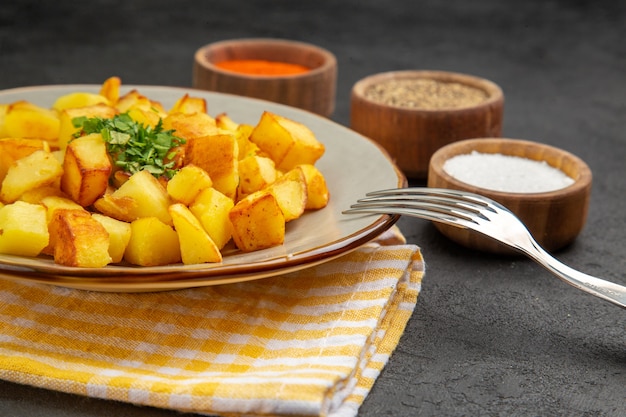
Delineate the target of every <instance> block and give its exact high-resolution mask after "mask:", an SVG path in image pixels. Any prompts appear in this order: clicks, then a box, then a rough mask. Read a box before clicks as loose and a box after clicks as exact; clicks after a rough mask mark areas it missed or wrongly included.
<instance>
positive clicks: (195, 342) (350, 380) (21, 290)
mask: <svg viewBox="0 0 626 417" xmlns="http://www.w3.org/2000/svg"><path fill="white" fill-rule="evenodd" d="M399 238H400V239H402V236H401V235H400V234H399V231H398V230H397V229H396V228H395V227H394V228H393V229H392V230H391V231H389V232H387V233H386V234H385V235H383V236H382V237H381V238H380V239H379V240H377V241H375V242H372V243H370V244H368V245H365V246H364V247H362V248H360V249H358V250H356V251H354V252H352V253H349V254H347V255H345V256H343V257H341V258H339V259H336V260H333V261H331V262H328V263H325V264H322V265H319V266H316V267H313V268H310V269H306V270H303V271H300V272H296V273H291V274H286V275H282V276H277V277H273V278H267V279H262V280H258V281H250V282H244V283H238V284H228V285H221V286H213V287H206V288H196V289H188V290H179V291H170V292H159V293H140V294H121V293H120V294H118V293H98V292H89V291H82V290H73V289H66V288H60V287H52V286H47V285H39V284H25V283H17V282H14V281H11V280H9V279H5V278H0V325H1V328H0V378H2V379H5V380H9V381H13V382H17V383H22V384H29V385H34V386H38V387H43V388H47V389H51V390H58V391H64V392H70V393H75V394H81V395H86V396H91V397H97V398H106V399H113V400H119V401H125V402H129V403H134V404H141V405H149V406H154V407H161V408H168V409H174V410H180V411H187V412H196V413H206V414H211V415H223V416H239V415H299V416H308V415H311V416H342V417H345V416H354V415H356V414H357V411H358V408H359V406H360V405H361V403H362V402H363V400H364V399H365V397H366V396H367V394H368V392H369V391H370V389H371V387H372V385H373V384H374V381H375V380H376V378H377V376H378V374H379V373H380V371H381V370H382V368H383V367H384V365H385V363H386V362H387V360H388V358H389V356H390V355H391V353H392V351H393V350H394V348H395V347H396V345H397V343H398V340H399V338H400V336H401V334H402V332H403V330H404V327H405V325H406V323H407V321H408V319H409V317H410V316H411V314H412V312H413V309H414V307H415V303H416V301H417V296H418V293H419V290H420V283H421V279H422V276H423V274H424V264H423V261H422V258H421V253H420V250H419V248H418V247H417V246H414V245H408V244H406V243H405V242H404V241H398V239H399Z"/></svg>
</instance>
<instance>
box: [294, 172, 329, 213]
mask: <svg viewBox="0 0 626 417" xmlns="http://www.w3.org/2000/svg"><path fill="white" fill-rule="evenodd" d="M298 167H299V168H300V169H301V170H302V172H303V173H304V178H305V180H306V191H307V199H306V209H307V210H318V209H321V208H324V207H326V206H327V205H328V201H329V200H330V192H329V191H328V186H327V185H326V179H325V178H324V175H323V174H322V173H321V172H320V170H319V169H317V167H315V166H314V165H310V164H303V165H298Z"/></svg>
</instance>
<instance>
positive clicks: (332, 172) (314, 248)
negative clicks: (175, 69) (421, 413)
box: [0, 85, 406, 291]
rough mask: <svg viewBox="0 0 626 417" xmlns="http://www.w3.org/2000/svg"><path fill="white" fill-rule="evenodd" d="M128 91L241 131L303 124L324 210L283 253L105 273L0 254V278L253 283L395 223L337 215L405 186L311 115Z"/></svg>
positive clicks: (238, 101)
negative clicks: (278, 120)
mask: <svg viewBox="0 0 626 417" xmlns="http://www.w3.org/2000/svg"><path fill="white" fill-rule="evenodd" d="M99 88H100V86H99V85H59V86H38V87H26V88H16V89H11V90H4V91H0V103H4V104H8V103H12V102H14V101H17V100H27V101H29V102H32V103H35V104H38V105H40V106H45V107H50V106H51V105H52V103H53V102H54V100H55V99H56V98H57V97H59V96H61V95H63V94H67V93H71V92H76V91H86V92H97V91H98V90H99ZM131 89H137V90H138V91H139V92H140V93H142V94H143V95H145V96H147V97H149V98H151V99H153V100H157V101H159V102H161V103H162V104H163V105H164V107H165V108H166V109H169V108H170V107H171V106H172V105H173V104H174V101H175V100H176V99H178V98H180V97H182V96H183V95H184V94H186V93H189V94H190V95H193V96H199V97H203V98H205V99H206V100H207V105H208V111H209V113H210V114H211V115H213V116H215V115H217V114H219V113H226V114H228V115H229V116H230V117H231V118H232V119H233V120H235V121H236V122H239V123H248V124H252V125H254V124H256V123H257V122H258V120H259V119H260V117H261V114H262V113H263V111H265V110H268V111H271V112H274V113H277V114H279V115H282V116H285V117H288V118H291V119H293V120H296V121H299V122H301V123H304V124H305V125H306V126H308V127H309V128H310V129H311V130H312V131H313V132H314V133H315V135H316V137H317V138H318V140H320V141H321V142H322V143H324V146H325V147H326V153H325V154H324V156H323V157H322V158H321V159H320V160H319V161H318V163H317V164H316V165H317V167H318V168H319V169H320V170H321V171H322V173H323V174H324V176H325V178H326V180H327V183H328V187H329V189H330V194H331V199H330V203H329V205H328V206H327V207H325V208H324V209H322V210H318V211H313V212H307V213H305V215H304V216H303V217H301V218H299V219H297V220H295V221H292V222H290V223H288V224H287V233H286V236H285V243H284V245H282V246H277V247H274V248H270V249H265V250H260V251H256V252H252V253H242V252H237V251H233V252H232V253H227V254H225V256H224V259H223V262H222V263H219V264H200V265H182V264H176V265H167V266H158V267H136V266H129V265H109V266H107V267H105V268H97V269H92V268H74V267H65V266H61V265H57V264H55V263H54V261H53V260H52V259H51V258H50V257H44V256H41V257H37V258H25V257H18V256H10V255H1V254H0V277H8V278H13V279H20V280H29V281H34V282H45V283H50V284H56V285H61V286H67V287H73V288H82V289H89V290H98V291H151V290H166V289H178V288H188V287H198V286H206V285H216V284H224V283H229V282H237V281H245V280H251V279H259V278H264V277H268V276H273V275H277V274H282V273H286V272H291V271H295V270H298V269H302V268H306V267H309V266H312V265H315V264H318V263H321V262H325V261H328V260H331V259H334V258H336V257H338V256H340V255H342V254H344V253H346V252H348V251H350V250H353V249H356V248H357V247H359V246H360V245H362V244H364V243H366V242H368V241H370V240H371V239H373V238H375V237H376V236H378V235H379V234H380V233H382V232H383V231H385V230H387V229H388V228H389V227H391V226H392V225H393V224H394V223H395V221H396V220H397V216H396V217H394V216H387V215H381V216H371V215H370V216H355V215H349V216H348V215H344V214H342V211H343V210H345V209H347V208H348V207H349V206H350V204H352V203H353V202H355V201H356V200H357V199H358V198H360V197H362V196H364V195H365V193H367V192H368V191H372V190H379V189H385V188H395V187H402V186H405V182H406V180H405V178H404V176H403V175H402V174H401V173H400V171H399V170H398V169H397V168H396V166H395V165H394V164H393V162H392V161H391V160H390V158H389V156H388V155H387V154H386V153H385V152H384V151H382V150H381V148H380V147H379V146H378V145H376V144H375V143H374V142H372V141H371V140H369V139H367V138H365V137H363V136H361V135H359V134H358V133H356V132H354V131H352V130H350V129H347V128H345V127H342V126H341V125H338V124H336V123H334V122H332V121H330V120H328V119H325V118H323V117H320V116H317V115H314V114H313V113H309V112H306V111H303V110H299V109H295V108H292V107H288V106H284V105H280V104H276V103H271V102H267V101H262V100H256V99H250V98H245V97H239V96H233V95H227V94H220V93H213V92H206V91H200V90H193V89H190V88H189V89H185V88H176V87H158V86H137V85H127V86H123V89H122V94H123V93H124V92H126V91H128V90H131Z"/></svg>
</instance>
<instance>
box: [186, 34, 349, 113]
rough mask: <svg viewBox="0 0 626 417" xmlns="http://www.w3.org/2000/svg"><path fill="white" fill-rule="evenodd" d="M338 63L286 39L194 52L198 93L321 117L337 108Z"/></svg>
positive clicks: (223, 43)
mask: <svg viewBox="0 0 626 417" xmlns="http://www.w3.org/2000/svg"><path fill="white" fill-rule="evenodd" d="M336 84H337V60H336V58H335V56H334V54H332V53H331V52H329V51H328V50H326V49H323V48H320V47H318V46H315V45H311V44H308V43H304V42H297V41H292V40H284V39H263V38H258V39H233V40H224V41H220V42H215V43H211V44H208V45H205V46H203V47H201V48H199V49H198V50H197V51H196V53H195V61H194V67H193V86H194V87H195V88H199V89H203V90H209V91H217V92H222V93H229V94H236V95H241V96H247V97H254V98H259V99H263V100H269V101H273V102H276V103H282V104H286V105H289V106H293V107H298V108H301V109H304V110H308V111H311V112H313V113H317V114H320V115H322V116H325V117H328V116H330V115H331V114H332V113H333V111H334V109H335V94H336Z"/></svg>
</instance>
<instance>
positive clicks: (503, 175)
mask: <svg viewBox="0 0 626 417" xmlns="http://www.w3.org/2000/svg"><path fill="white" fill-rule="evenodd" d="M591 183H592V174H591V170H590V169H589V167H588V166H587V164H586V163H585V162H584V161H583V160H581V159H580V158H578V157H577V156H575V155H573V154H571V153H569V152H567V151H565V150H563V149H559V148H555V147H553V146H549V145H546V144H542V143H538V142H533V141H528V140H521V139H505V138H480V139H469V140H463V141H459V142H455V143H453V144H450V145H447V146H444V147H442V148H441V149H439V150H438V151H437V152H435V154H434V155H433V157H432V159H431V161H430V168H429V173H428V186H429V187H433V188H448V189H455V190H462V191H469V192H472V193H476V194H480V195H483V196H485V197H489V198H491V199H492V200H495V201H497V202H499V203H500V204H502V205H503V206H505V207H507V208H508V209H509V210H511V211H512V212H513V213H514V214H516V215H517V217H519V219H520V220H522V222H523V223H524V224H525V225H526V227H527V228H528V230H529V231H530V232H531V234H532V235H533V237H534V238H535V239H536V240H537V242H538V243H539V244H540V245H541V246H542V247H543V248H544V249H546V250H548V251H555V250H558V249H561V248H563V247H565V246H567V245H569V244H570V243H572V242H573V241H574V240H575V239H576V237H577V236H578V234H579V233H580V232H581V230H582V229H583V227H584V225H585V222H586V218H587V211H588V207H589V198H590V194H591ZM435 226H436V227H437V229H439V231H440V232H441V233H443V234H444V235H445V236H447V237H449V238H450V239H452V240H453V241H455V242H457V243H459V244H461V245H463V246H466V247H469V248H473V249H478V250H481V251H485V252H491V253H498V254H512V253H514V251H513V250H512V249H510V248H508V247H506V246H504V245H503V244H500V243H498V242H496V241H494V240H492V239H490V238H488V237H486V236H484V235H482V234H480V233H477V232H472V231H471V230H467V229H461V228H456V227H452V226H446V225H442V224H435Z"/></svg>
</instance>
